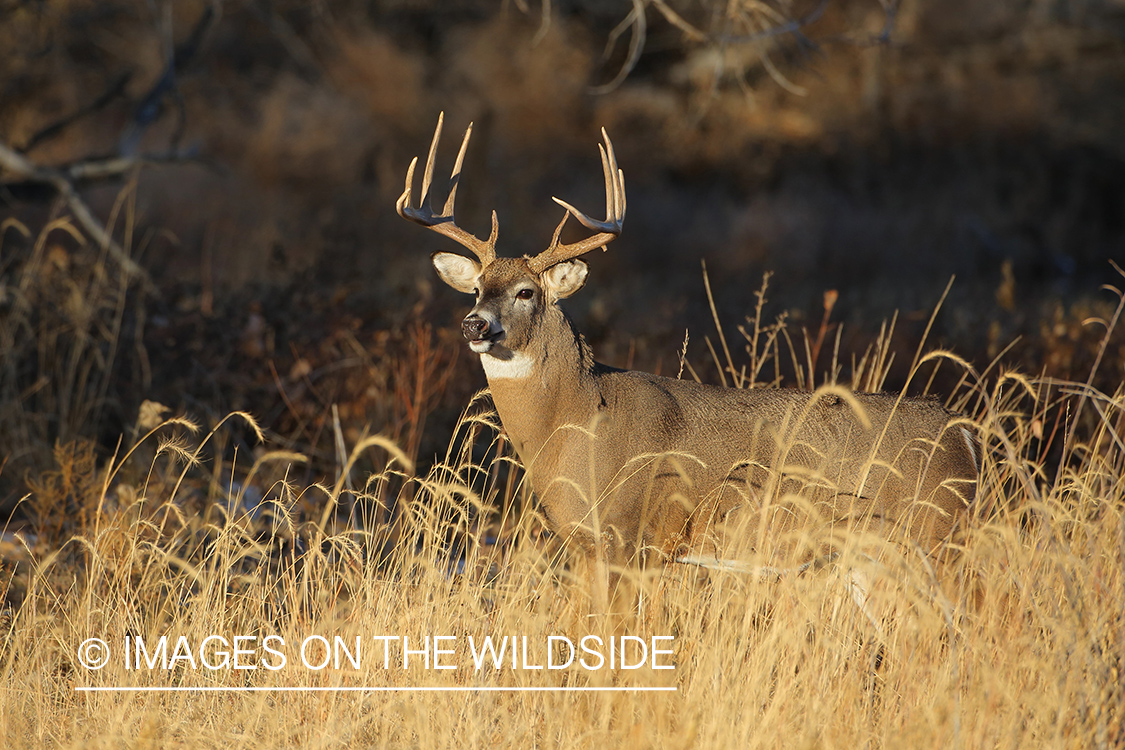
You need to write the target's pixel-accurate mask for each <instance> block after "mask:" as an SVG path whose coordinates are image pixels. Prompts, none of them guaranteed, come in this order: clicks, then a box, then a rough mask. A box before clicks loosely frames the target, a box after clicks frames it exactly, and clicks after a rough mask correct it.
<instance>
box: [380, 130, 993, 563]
mask: <svg viewBox="0 0 1125 750" xmlns="http://www.w3.org/2000/svg"><path fill="white" fill-rule="evenodd" d="M440 129H441V122H440V120H439V123H438V133H436V134H435V138H434V143H433V145H432V146H431V150H430V160H429V163H428V164H427V170H426V176H425V179H424V182H423V193H424V195H425V196H426V197H425V198H424V199H423V206H422V207H420V208H418V209H414V208H412V207H411V206H410V189H411V182H412V176H413V169H414V165H413V164H412V165H411V169H410V172H409V173H408V176H407V189H406V191H405V192H404V194H403V196H402V198H400V200H399V211H400V213H402V214H403V215H404V216H405V217H406V218H410V219H412V220H414V221H417V222H419V223H423V224H425V225H426V226H430V227H431V228H433V229H435V230H437V231H439V232H441V233H443V234H446V235H448V236H451V237H453V238H454V239H456V240H458V241H459V242H461V243H462V244H463V245H465V246H466V247H468V248H469V249H470V250H472V251H473V252H474V254H475V255H477V260H473V259H470V258H466V257H464V256H461V255H457V254H454V253H435V254H434V256H433V262H434V266H435V268H436V270H437V271H438V274H439V276H440V277H441V278H442V279H443V280H444V281H445V282H446V283H448V284H449V285H450V286H452V287H454V288H455V289H457V290H459V291H462V292H467V293H472V294H475V295H476V301H477V302H476V306H475V307H474V308H473V310H472V311H471V312H470V313H469V315H468V316H467V317H466V318H465V320H464V322H463V324H462V330H463V332H464V335H465V337H466V338H467V339H468V340H469V344H470V347H471V348H472V349H473V351H474V352H476V353H478V354H479V355H480V358H481V363H482V365H483V367H484V371H485V374H486V376H487V378H488V383H489V389H490V390H491V393H492V397H493V401H494V403H495V406H496V410H497V413H498V414H499V416H500V420H501V422H502V423H503V425H504V429H505V431H506V432H507V434H508V437H509V439H510V440H511V442H512V444H513V446H514V447H515V449H516V452H517V454H518V455H519V458H520V461H521V462H522V463H523V465H524V467H525V469H526V470H527V472H528V475H529V479H530V481H531V486H532V488H533V490H534V491H535V494H536V495H537V496H538V498H539V500H540V503H541V505H542V507H543V510H544V512H545V515H546V517H547V521H548V525H549V527H550V528H551V529H552V530H553V531H555V532H556V533H559V534H562V535H563V536H564V537H565V538H567V539H569V540H571V541H572V542H573V544H575V545H577V546H578V547H580V548H581V549H583V550H584V551H587V552H590V553H592V552H594V551H595V550H598V549H600V550H603V551H605V552H607V553H608V555H609V557H610V559H611V560H617V561H625V560H628V559H636V558H638V557H642V558H651V557H655V558H657V559H670V560H683V561H690V562H695V561H698V560H703V559H716V560H719V559H724V558H729V557H730V556H731V554H734V553H733V552H732V548H737V549H748V548H753V547H755V546H756V544H757V543H758V542H761V541H763V540H764V539H765V538H767V537H769V538H772V537H775V536H776V535H777V534H779V533H781V532H784V531H787V530H790V529H792V528H794V527H796V526H803V525H808V524H810V523H811V524H814V525H816V524H820V525H824V526H829V527H833V526H838V525H847V526H863V527H867V528H871V527H878V529H879V530H881V531H883V532H884V533H886V534H887V535H890V536H892V537H895V538H902V539H905V540H909V541H912V542H915V543H917V544H919V545H920V546H921V547H923V549H926V550H931V549H933V548H934V547H935V546H936V545H937V544H939V543H940V542H941V541H942V540H943V539H944V538H946V537H947V536H948V535H949V534H950V532H951V530H952V528H953V527H954V525H955V523H956V521H957V519H958V517H959V516H960V515H961V513H962V512H963V510H964V509H965V507H966V506H967V504H968V503H969V502H970V501H971V500H972V497H973V494H974V492H975V483H976V476H977V467H976V453H975V447H974V443H973V439H972V436H971V434H970V433H969V432H968V431H966V430H965V429H964V428H962V427H961V426H959V425H958V424H957V423H956V420H955V417H954V415H952V414H950V413H949V412H947V411H946V410H945V409H943V408H942V407H941V406H940V405H939V404H937V403H936V402H933V401H930V400H921V399H911V398H903V397H896V396H890V395H884V394H858V395H852V394H849V393H847V392H843V391H840V390H835V391H831V392H818V393H815V394H814V393H809V392H801V391H793V390H778V389H734V388H721V387H716V386H706V385H700V384H698V383H693V382H688V381H682V380H676V379H671V378H664V377H660V376H657V375H652V374H648V373H642V372H633V371H625V370H618V369H616V368H612V367H608V366H606V365H602V364H599V363H597V362H595V361H594V359H593V356H592V354H591V352H590V349H589V347H588V346H587V345H586V342H585V340H584V339H583V338H582V336H581V335H580V334H579V333H578V332H577V330H576V329H575V328H574V326H573V324H572V323H571V321H570V320H569V319H568V318H567V317H566V315H565V313H564V312H563V311H562V309H561V308H560V307H559V306H558V304H557V303H558V300H560V299H563V298H566V297H568V296H570V295H571V294H573V293H574V292H576V291H578V290H579V289H580V288H581V287H582V286H583V285H584V283H585V280H586V275H587V271H588V267H587V265H586V264H585V263H584V262H583V261H582V260H579V259H578V258H577V256H578V255H581V254H584V253H585V252H588V251H589V250H592V249H594V248H596V247H599V246H602V245H604V244H605V243H606V242H608V241H609V240H611V239H613V237H615V236H616V233H617V232H619V231H620V224H621V221H622V220H623V218H624V212H625V199H624V182H623V177H621V174H620V171H619V170H618V169H617V168H616V163H615V159H614V155H613V150H612V145H611V144H610V143H609V139H608V137H607V138H606V143H607V147H608V150H607V151H603V152H602V161H603V166H604V168H605V173H606V194H607V198H606V204H607V205H606V212H607V219H606V221H605V222H598V221H595V220H593V219H590V218H589V217H587V216H586V215H585V214H582V213H581V212H579V211H577V209H574V208H573V207H571V206H569V205H568V204H565V203H563V202H562V201H558V202H559V203H561V204H562V205H564V206H565V207H566V208H567V214H566V216H565V217H564V219H563V222H565V221H566V217H569V216H572V215H573V216H574V217H575V218H577V219H578V220H579V221H580V222H581V223H582V224H583V225H584V226H586V227H587V228H589V229H591V230H594V231H597V232H598V233H597V234H595V235H594V236H593V237H591V238H590V239H588V240H585V241H583V242H580V243H574V244H573V245H562V244H560V243H559V241H558V238H559V234H560V232H561V229H562V224H560V225H559V229H558V230H556V232H555V237H554V239H553V240H552V243H551V245H550V247H549V248H548V250H547V251H545V252H544V253H541V254H540V255H538V256H535V257H534V258H497V257H495V253H494V245H495V241H496V236H497V230H496V226H497V224H496V218H495V213H494V214H493V233H492V236H491V237H490V238H489V240H488V241H483V240H479V239H477V238H475V237H472V236H471V235H468V234H467V233H465V232H464V231H463V230H461V229H459V228H457V227H456V225H455V224H454V223H453V200H454V197H455V192H456V187H457V182H458V181H459V175H460V165H461V161H462V158H463V156H464V152H465V148H466V146H467V143H468V138H469V134H470V133H471V129H470V131H469V132H467V133H466V136H465V140H464V142H463V143H462V147H461V153H460V155H459V157H458V160H457V166H456V167H455V168H454V175H453V188H452V191H451V195H450V198H449V200H448V202H447V204H446V210H445V211H444V212H443V215H442V216H434V214H433V212H432V210H430V209H429V201H428V196H429V183H430V178H431V173H432V168H433V158H434V153H435V151H436V146H437V140H438V135H439V134H440ZM556 200H558V199H556ZM793 498H799V499H798V500H796V501H792V499H793ZM751 537H756V538H751Z"/></svg>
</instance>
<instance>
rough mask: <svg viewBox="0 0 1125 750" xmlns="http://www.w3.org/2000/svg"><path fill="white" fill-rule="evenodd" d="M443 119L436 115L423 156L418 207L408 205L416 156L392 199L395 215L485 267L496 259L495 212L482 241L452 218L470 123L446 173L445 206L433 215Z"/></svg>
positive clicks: (416, 163)
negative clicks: (433, 186)
mask: <svg viewBox="0 0 1125 750" xmlns="http://www.w3.org/2000/svg"><path fill="white" fill-rule="evenodd" d="M444 122H445V113H444V112H442V113H441V114H440V115H438V123H437V128H436V129H435V130H434V137H433V140H432V141H430V152H429V155H428V156H427V158H426V168H425V169H424V170H423V172H422V199H421V202H420V203H419V205H418V207H417V208H415V207H413V206H412V205H411V202H412V201H411V194H412V189H413V185H414V169H415V168H416V167H417V166H418V157H414V159H413V160H412V161H411V162H410V166H409V167H408V168H407V170H406V187H405V188H404V189H403V191H402V195H400V196H399V198H398V200H397V201H396V202H395V209H396V210H397V211H398V215H399V216H401V217H402V218H404V219H409V220H410V221H413V222H414V223H416V224H421V225H422V226H424V227H428V228H430V229H432V230H434V231H435V232H437V233H438V234H442V235H445V236H446V237H449V238H450V239H452V240H454V241H456V242H458V243H459V244H461V245H462V246H463V247H465V248H467V249H468V250H469V251H470V252H472V253H473V255H475V256H477V258H478V259H479V260H480V262H481V265H482V266H487V265H488V264H489V263H491V262H492V261H494V260H496V239H497V237H498V236H499V233H500V224H499V221H498V220H497V217H496V212H495V211H493V212H492V233H491V234H490V235H489V237H488V239H487V240H482V239H480V238H479V237H476V236H475V235H472V234H470V233H468V232H466V231H465V230H464V229H462V228H461V227H459V226H457V223H456V221H455V220H454V218H453V212H454V204H455V203H456V201H457V187H458V185H460V184H461V166H462V164H463V163H464V161H465V151H466V150H468V148H469V138H471V137H472V135H473V124H472V123H469V127H468V128H466V129H465V137H464V139H463V140H462V141H461V150H460V151H458V153H457V161H456V163H455V164H454V165H453V172H452V173H451V174H450V176H449V197H448V198H446V200H445V207H444V208H443V209H442V212H441V214H440V215H436V214H434V212H433V209H432V208H431V207H430V186H431V184H432V183H433V176H434V163H435V162H436V161H437V149H438V143H439V142H440V141H441V128H442V125H443V124H444Z"/></svg>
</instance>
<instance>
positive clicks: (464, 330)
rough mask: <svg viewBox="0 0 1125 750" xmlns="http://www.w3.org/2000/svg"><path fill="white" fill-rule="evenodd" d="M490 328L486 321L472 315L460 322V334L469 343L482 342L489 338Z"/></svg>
mask: <svg viewBox="0 0 1125 750" xmlns="http://www.w3.org/2000/svg"><path fill="white" fill-rule="evenodd" d="M490 327H491V326H489V325H488V321H487V320H485V319H484V318H482V317H481V316H479V315H476V314H473V315H469V316H468V317H466V318H465V319H464V320H462V321H461V334H462V335H463V336H464V337H465V339H466V340H468V341H470V342H472V341H484V340H485V339H487V338H488V336H489V328H490Z"/></svg>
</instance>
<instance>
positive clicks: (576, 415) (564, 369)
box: [481, 305, 597, 470]
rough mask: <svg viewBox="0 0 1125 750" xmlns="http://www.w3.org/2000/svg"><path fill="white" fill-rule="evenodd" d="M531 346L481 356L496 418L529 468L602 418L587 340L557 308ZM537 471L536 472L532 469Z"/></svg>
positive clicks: (544, 317) (542, 320)
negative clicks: (570, 432) (566, 428)
mask: <svg viewBox="0 0 1125 750" xmlns="http://www.w3.org/2000/svg"><path fill="white" fill-rule="evenodd" d="M536 328H537V330H536V331H535V332H534V335H533V336H531V337H530V343H529V344H528V346H526V347H523V348H522V349H520V350H519V351H513V350H508V349H502V350H501V351H500V352H498V354H499V356H495V355H493V354H492V353H491V352H490V353H486V354H482V355H481V364H482V365H484V372H485V375H486V377H487V378H488V386H489V390H490V391H491V392H492V400H493V403H494V404H495V405H496V412H497V413H498V414H499V415H500V421H501V422H502V423H503V425H504V430H505V432H507V434H508V437H509V439H510V440H511V441H512V444H513V446H514V447H515V449H516V452H517V453H518V454H519V456H520V460H521V461H523V463H524V466H526V467H527V468H528V469H532V467H533V464H534V463H535V461H536V459H537V458H538V457H539V456H542V455H549V454H550V453H553V452H550V451H545V448H547V446H548V444H549V443H550V442H551V441H552V439H553V440H555V441H558V440H560V439H561V438H562V437H563V435H564V434H565V433H562V432H560V431H559V429H558V428H559V427H562V426H563V425H571V424H573V425H578V426H581V427H588V426H589V425H590V423H591V420H592V419H593V418H594V416H595V414H596V413H597V408H596V404H597V395H596V394H597V382H596V378H595V377H594V375H593V371H594V368H595V362H594V358H593V354H592V353H591V352H590V348H589V346H588V345H587V344H586V340H585V339H584V338H583V337H582V335H581V334H580V333H578V331H577V330H576V329H575V328H574V325H573V324H572V323H571V321H570V319H569V318H567V316H566V314H565V313H563V311H562V310H561V309H560V308H558V307H555V306H553V305H552V306H550V307H548V308H546V309H545V310H543V312H542V314H541V315H540V316H539V319H538V320H537V321H536ZM532 470H533V469H532Z"/></svg>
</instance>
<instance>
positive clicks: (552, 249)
mask: <svg viewBox="0 0 1125 750" xmlns="http://www.w3.org/2000/svg"><path fill="white" fill-rule="evenodd" d="M602 138H604V139H605V147H602V145H601V144H600V143H599V144H598V153H599V155H600V156H601V159H602V172H603V173H604V174H605V215H606V218H605V221H598V220H597V219H592V218H590V217H589V216H587V215H586V214H584V213H583V212H581V211H579V210H578V209H577V208H575V207H574V206H572V205H570V204H569V203H567V202H566V201H564V200H562V199H560V198H552V200H553V201H555V203H558V204H559V205H560V206H562V207H563V208H565V209H566V213H565V214H563V219H562V221H561V222H559V225H558V227H557V228H556V229H555V233H554V236H553V237H552V238H551V244H550V246H549V247H548V248H547V249H546V250H544V251H543V252H541V253H539V254H538V255H536V256H535V257H534V258H531V259H530V260H529V261H528V265H529V266H530V267H531V270H532V271H533V272H535V273H542V272H543V271H545V270H547V269H548V268H550V267H551V266H553V265H555V264H556V263H561V262H562V261H564V260H570V259H571V258H577V257H578V256H580V255H585V254H586V253H588V252H590V251H591V250H594V249H595V248H599V247H600V248H602V249H603V250H604V249H605V246H606V245H607V244H608V243H609V242H610V241H611V240H613V239H615V238H616V237H617V236H618V235H619V234H621V225H622V224H623V223H624V221H625V207H626V203H625V173H624V171H622V170H621V169H619V168H618V166H617V155H616V154H615V153H614V152H613V141H611V140H610V139H609V134H608V133H606V132H605V128H602ZM572 215H573V216H574V218H575V219H577V220H578V222H579V223H580V224H581V225H582V226H584V227H586V228H587V229H589V230H590V231H592V232H597V234H595V235H593V236H592V237H588V238H586V239H584V240H581V241H579V242H574V243H572V244H569V245H564V244H561V243H560V242H559V235H560V234H561V233H562V228H563V225H564V224H566V220H567V219H568V218H570V217H571V216H572Z"/></svg>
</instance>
